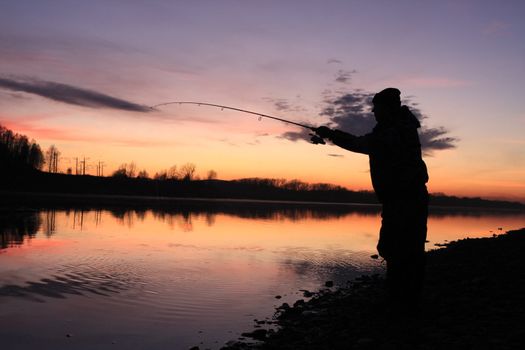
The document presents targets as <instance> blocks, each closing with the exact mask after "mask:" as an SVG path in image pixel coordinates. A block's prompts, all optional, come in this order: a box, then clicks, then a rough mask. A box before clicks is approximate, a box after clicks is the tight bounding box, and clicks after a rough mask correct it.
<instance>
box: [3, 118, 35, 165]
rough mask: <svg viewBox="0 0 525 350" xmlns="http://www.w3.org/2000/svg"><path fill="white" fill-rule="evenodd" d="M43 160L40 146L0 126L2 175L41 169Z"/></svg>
mask: <svg viewBox="0 0 525 350" xmlns="http://www.w3.org/2000/svg"><path fill="white" fill-rule="evenodd" d="M44 162H45V159H44V154H43V153H42V150H41V149H40V146H39V145H38V144H37V143H36V142H35V141H34V140H29V139H28V138H27V136H25V135H21V134H16V133H14V132H13V131H11V130H9V129H7V128H6V127H4V126H2V125H0V164H1V165H2V173H5V172H9V173H12V172H19V171H22V170H27V169H42V166H43V165H44Z"/></svg>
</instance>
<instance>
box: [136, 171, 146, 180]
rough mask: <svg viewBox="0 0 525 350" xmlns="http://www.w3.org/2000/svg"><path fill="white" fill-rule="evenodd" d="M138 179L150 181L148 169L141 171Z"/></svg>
mask: <svg viewBox="0 0 525 350" xmlns="http://www.w3.org/2000/svg"><path fill="white" fill-rule="evenodd" d="M137 177H138V178H140V179H148V178H149V174H148V172H147V171H146V169H143V170H141V171H139V173H138V174H137Z"/></svg>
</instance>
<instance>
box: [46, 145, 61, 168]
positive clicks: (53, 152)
mask: <svg viewBox="0 0 525 350" xmlns="http://www.w3.org/2000/svg"><path fill="white" fill-rule="evenodd" d="M59 156H60V152H59V151H58V148H56V146H55V145H51V146H49V148H48V149H47V151H46V163H47V171H48V172H50V173H57V172H58V157H59Z"/></svg>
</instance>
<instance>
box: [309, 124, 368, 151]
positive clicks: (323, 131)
mask: <svg viewBox="0 0 525 350" xmlns="http://www.w3.org/2000/svg"><path fill="white" fill-rule="evenodd" d="M315 133H316V134H317V135H319V136H320V137H322V138H324V139H325V138H326V139H329V140H330V141H332V143H333V144H335V145H337V146H339V147H341V148H344V149H347V150H349V151H352V152H357V153H363V154H370V134H367V135H364V136H355V135H352V134H349V133H347V132H344V131H341V130H332V129H330V128H328V127H326V126H321V127H319V128H317V129H315Z"/></svg>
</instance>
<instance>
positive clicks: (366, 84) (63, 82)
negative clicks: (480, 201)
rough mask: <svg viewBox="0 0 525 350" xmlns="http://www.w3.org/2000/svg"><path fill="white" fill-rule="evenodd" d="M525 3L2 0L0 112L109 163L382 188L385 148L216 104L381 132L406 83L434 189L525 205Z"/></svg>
mask: <svg viewBox="0 0 525 350" xmlns="http://www.w3.org/2000/svg"><path fill="white" fill-rule="evenodd" d="M524 13H525V2H523V1H474V0H472V1H461V0H455V1H415V0H414V1H343V0H341V1H331V0H325V1H320V0H319V1H306V0H304V1H285V0H281V1H269V0H266V1H241V0H238V1H229V0H228V1H226V0H223V1H221V0H214V1H198V0H196V1H138V0H135V1H124V0H122V1H110V0H107V1H106V0H104V1H103V0H100V1H95V0H91V1H69V0H68V1H66V0H64V1H58V0H57V1H36V0H35V1H24V0H17V1H14V0H13V1H7V0H0V124H2V125H4V126H6V127H8V128H10V129H12V130H14V131H15V132H18V133H22V134H25V135H27V136H28V137H30V138H34V139H35V140H36V141H37V142H38V143H39V144H40V145H41V146H42V147H43V148H44V149H46V148H47V147H49V146H50V145H51V144H54V145H56V146H57V147H58V149H59V150H60V151H61V157H62V158H61V161H60V169H61V170H62V171H65V170H66V169H67V168H68V167H73V168H74V167H75V160H74V158H75V157H84V156H85V157H87V158H88V163H89V164H90V166H89V169H88V171H89V172H90V173H92V174H94V173H95V171H96V170H95V163H96V162H98V161H103V162H104V163H105V164H106V167H105V169H104V173H105V174H110V173H111V172H112V171H114V170H115V169H116V168H117V167H118V166H119V165H120V164H122V163H130V162H132V161H134V162H135V163H136V164H137V167H138V169H139V170H140V169H146V170H147V171H148V172H149V173H150V175H153V174H154V173H155V172H156V171H159V170H162V169H167V168H169V167H171V166H172V165H177V166H180V165H182V164H184V163H188V162H191V163H194V164H195V165H196V166H197V173H198V174H199V175H200V176H205V174H206V172H207V171H208V170H210V169H213V170H215V171H216V172H217V173H218V177H219V178H221V179H236V178H245V177H272V178H286V179H300V180H303V181H307V182H327V183H333V184H338V185H342V186H345V187H348V188H350V189H371V186H370V179H369V172H368V159H367V157H366V156H363V155H359V154H354V153H350V152H347V151H345V150H342V149H340V148H337V147H335V146H331V145H325V146H322V145H317V146H315V145H312V144H309V143H308V142H306V141H305V140H304V139H303V138H302V135H301V133H300V132H301V130H299V129H298V128H296V127H293V126H290V125H286V124H283V123H280V122H276V121H271V120H265V119H263V120H261V121H259V120H258V119H257V117H253V116H250V115H247V114H241V113H237V112H229V111H221V110H220V109H213V108H209V107H204V106H201V107H198V106H179V105H171V106H164V107H160V108H158V110H156V111H149V110H148V108H147V106H152V105H156V104H159V103H164V102H168V101H177V100H182V101H202V102H209V103H217V104H224V105H228V106H233V107H237V108H243V109H249V110H253V111H257V112H260V113H265V114H270V115H275V116H277V117H281V118H286V119H290V120H293V121H297V122H302V123H308V124H311V125H322V124H331V125H332V126H334V127H340V128H342V129H344V130H348V131H352V132H355V133H363V132H366V131H367V130H369V129H370V127H371V126H373V124H370V121H371V114H370V110H369V106H368V105H367V102H368V101H369V98H370V96H371V95H372V94H373V93H375V92H378V91H380V90H382V89H383V88H386V87H389V86H394V87H397V88H399V89H400V90H401V92H402V98H404V99H405V102H406V103H407V104H408V105H410V106H411V107H412V108H414V109H415V111H416V112H419V113H420V114H421V115H423V116H424V119H423V120H422V124H423V128H422V130H421V133H422V140H423V141H424V142H423V143H424V145H425V147H426V148H425V149H426V151H425V153H426V156H425V161H426V163H427V165H428V168H429V173H430V182H429V184H428V186H429V189H430V191H431V192H444V193H446V194H450V195H467V196H483V197H488V198H500V199H511V200H520V201H522V202H525V136H524V135H525V107H524V102H523V99H524V98H523V93H524V84H525V40H524V36H525V22H524V21H523V14H524Z"/></svg>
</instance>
